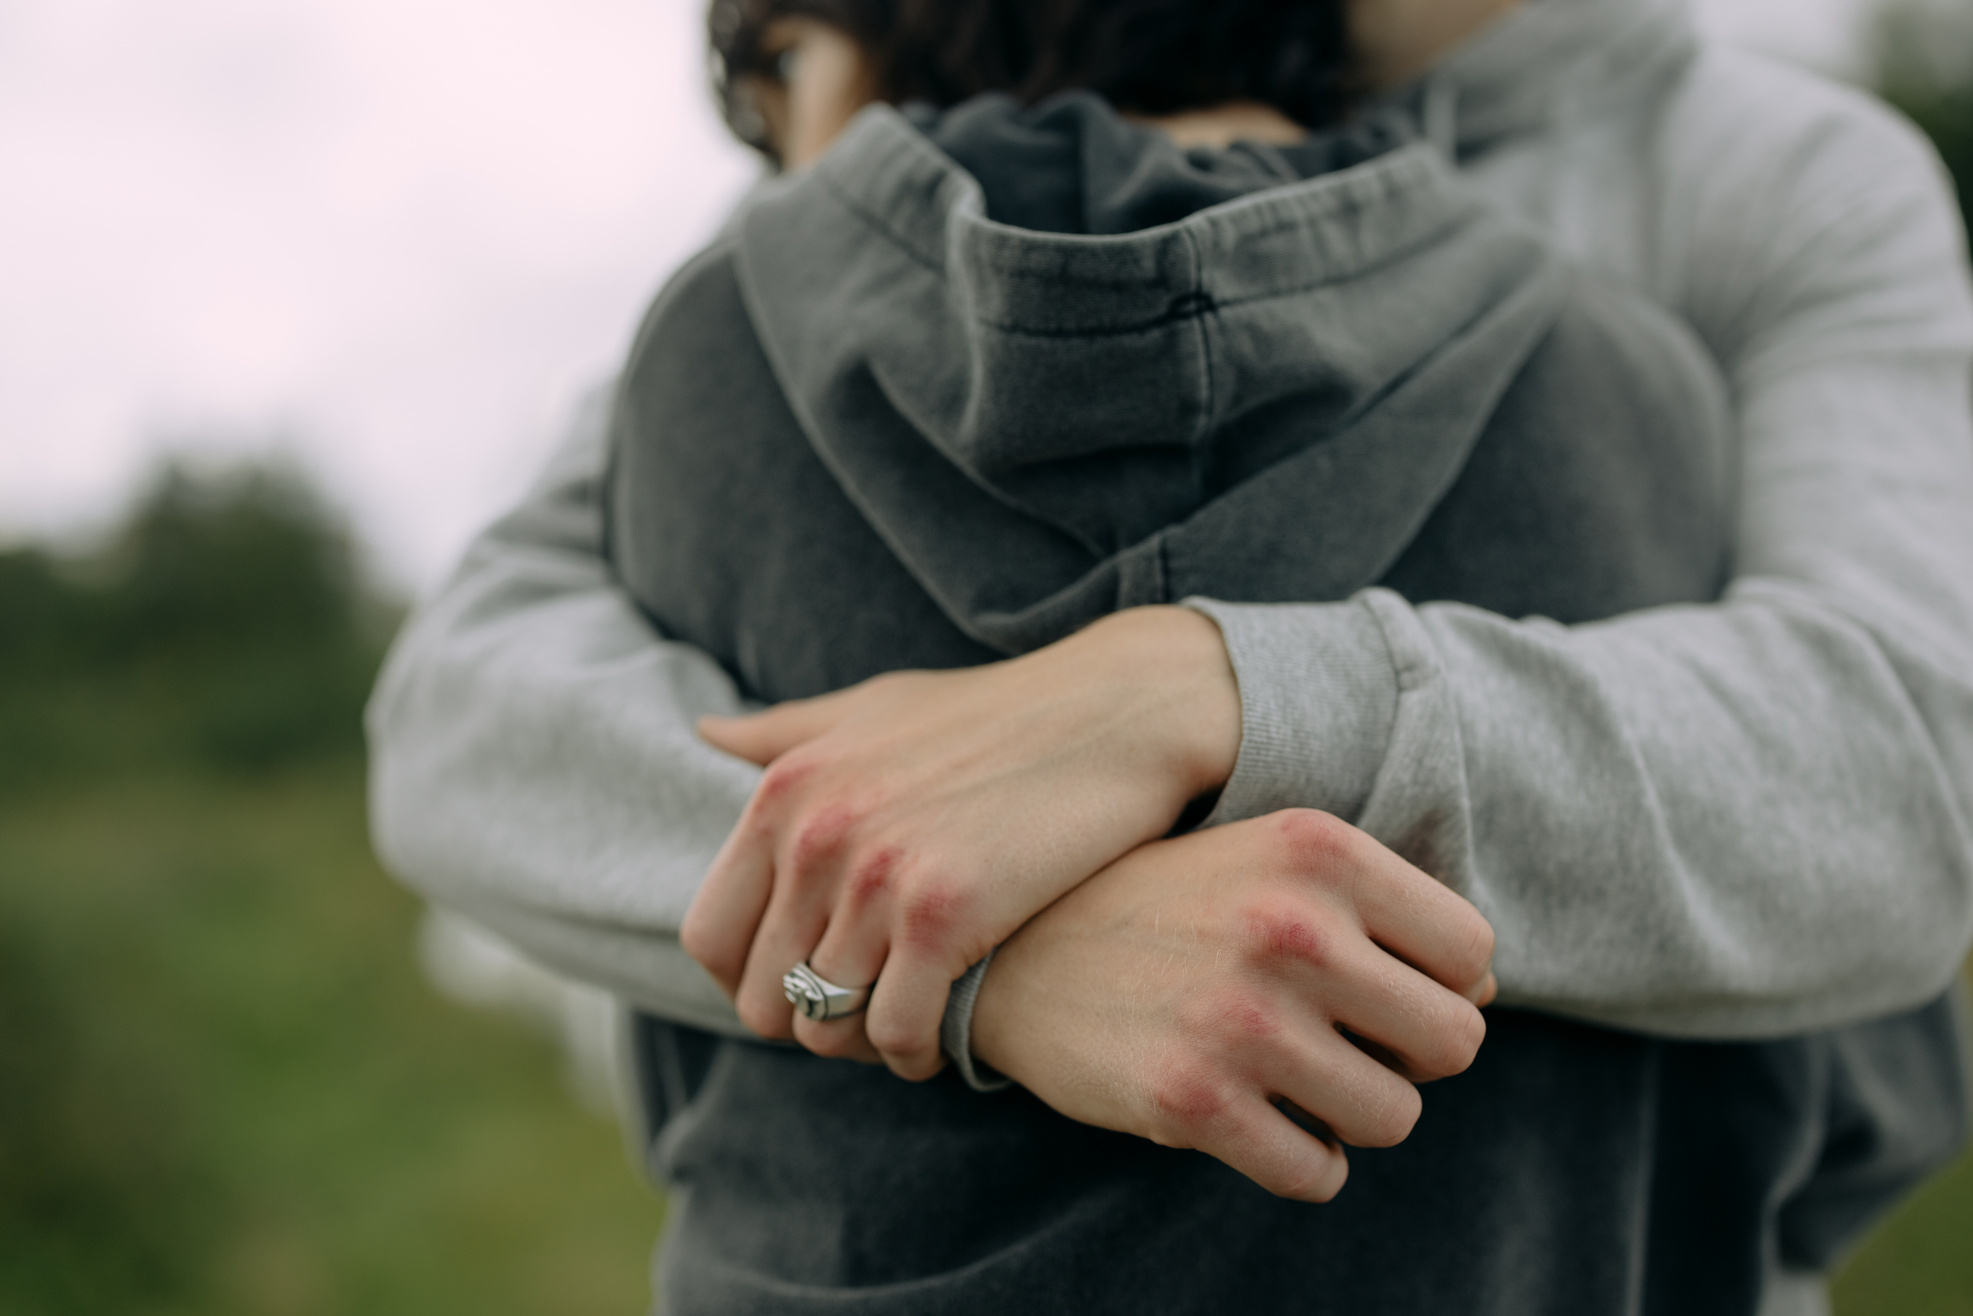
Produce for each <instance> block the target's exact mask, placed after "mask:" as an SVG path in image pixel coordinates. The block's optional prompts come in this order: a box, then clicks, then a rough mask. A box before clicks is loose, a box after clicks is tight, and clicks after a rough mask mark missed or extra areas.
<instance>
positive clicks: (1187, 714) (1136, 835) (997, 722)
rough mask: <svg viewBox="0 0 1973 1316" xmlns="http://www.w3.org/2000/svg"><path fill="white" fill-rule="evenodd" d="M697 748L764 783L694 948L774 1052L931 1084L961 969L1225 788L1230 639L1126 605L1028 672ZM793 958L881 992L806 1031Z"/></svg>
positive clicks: (875, 702) (700, 904)
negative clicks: (852, 1062)
mask: <svg viewBox="0 0 1973 1316" xmlns="http://www.w3.org/2000/svg"><path fill="white" fill-rule="evenodd" d="M700 734H701V735H702V736H704V737H705V738H706V739H707V740H708V741H710V742H711V743H712V744H713V745H714V746H716V747H718V748H720V749H723V750H726V751H727V752H729V753H732V754H735V755H737V756H739V757H741V758H745V759H748V760H750V761H752V762H754V763H758V764H761V765H763V766H765V767H766V769H767V771H766V773H765V774H764V775H763V776H762V778H761V782H760V785H759V787H758V788H757V789H756V790H755V792H754V796H753V799H752V800H751V801H749V803H748V805H747V809H746V812H745V813H744V814H743V815H742V817H741V818H740V821H739V822H738V824H737V825H736V826H735V827H734V829H733V832H732V834H731V835H730V836H729V837H728V838H727V841H726V845H725V847H724V848H723V849H722V850H721V851H720V853H719V856H718V858H717V859H715V860H714V862H713V865H712V868H711V870H710V871H709V872H708V873H707V875H706V880H705V883H704V885H703V886H702V887H701V888H700V890H699V895H698V898H697V899H696V900H694V901H693V903H692V907H691V909H690V910H689V911H688V912H687V914H686V916H685V922H684V926H683V928H682V929H681V940H682V941H683V943H684V946H685V949H686V951H687V952H688V953H690V954H691V955H692V957H693V958H694V959H696V960H698V961H699V963H700V964H702V965H704V966H705V967H706V969H707V970H708V971H709V972H710V973H711V974H712V976H713V979H714V980H715V981H716V982H718V983H719V985H720V986H721V987H722V988H724V989H725V991H726V992H727V993H728V994H729V995H730V996H732V997H733V1000H734V1004H735V1006H736V1007H737V1009H738V1010H739V1014H740V1018H741V1020H742V1022H744V1023H745V1024H746V1025H747V1026H748V1027H749V1028H751V1029H753V1030H754V1031H755V1032H756V1033H759V1034H760V1035H761V1036H763V1037H770V1038H792V1039H793V1040H795V1041H797V1042H799V1043H801V1045H803V1046H805V1047H807V1048H808V1049H809V1050H811V1051H813V1052H815V1053H816V1054H818V1055H824V1056H838V1057H851V1058H856V1059H867V1060H876V1059H881V1060H882V1061H883V1062H884V1063H886V1064H888V1065H889V1066H890V1068H891V1069H892V1071H893V1072H895V1073H897V1074H899V1075H901V1076H902V1077H905V1078H909V1079H924V1078H929V1077H931V1076H932V1075H933V1074H935V1073H937V1072H938V1070H939V1068H940V1067H941V1065H942V1064H943V1063H944V1060H943V1056H942V1055H941V1053H940V1050H939V1022H940V1018H941V1016H942V1015H943V1014H944V1011H945V1003H946V998H947V996H948V995H949V994H950V991H951V986H952V983H953V981H954V980H955V979H957V978H958V977H959V976H960V975H961V974H963V973H965V971H966V969H967V968H968V966H970V965H971V964H973V963H974V962H975V961H977V960H979V959H981V958H982V957H984V956H985V955H986V954H987V952H989V951H991V950H992V949H993V948H994V947H995V946H996V945H998V944H1000V942H1002V941H1004V940H1005V939H1006V938H1007V937H1008V936H1009V935H1011V934H1012V933H1013V932H1014V930H1015V929H1016V928H1018V927H1020V926H1021V925H1022V924H1023V923H1025V922H1027V921H1028V919H1030V918H1032V917H1033V916H1034V915H1035V913H1036V912H1038V911H1039V910H1042V909H1045V908H1047V907H1048V905H1049V904H1051V903H1052V902H1053V901H1055V900H1056V899H1058V898H1059V897H1060V896H1061V895H1062V893H1063V892H1065V891H1068V890H1070V889H1072V888H1074V887H1075V886H1076V885H1077V884H1079V883H1081V882H1083V881H1085V880H1087V879H1088V877H1089V876H1090V875H1091V874H1092V873H1095V872H1097V871H1098V870H1100V869H1102V868H1103V867H1105V866H1106V865H1108V864H1109V863H1111V862H1112V861H1114V860H1115V859H1117V858H1118V857H1119V856H1120V855H1123V854H1126V853H1128V852H1129V851H1131V850H1132V849H1134V848H1135V847H1137V846H1139V845H1142V844H1144V843H1145V842H1146V841H1151V840H1155V839H1157V838H1158V837H1160V836H1163V835H1165V834H1166V833H1167V832H1169V831H1170V830H1171V828H1172V824H1173V823H1174V822H1176V821H1177V819H1178V818H1179V816H1180V815H1181V814H1182V813H1183V812H1184V810H1185V808H1186V806H1187V804H1188V803H1189V802H1191V801H1192V800H1194V799H1196V798H1197V797H1199V796H1200V795H1202V794H1205V793H1209V792H1211V791H1214V790H1217V789H1218V788H1219V787H1220V786H1221V785H1222V784H1224V782H1225V780H1226V778H1227V776H1228V774H1229V773H1231V772H1232V770H1233V762H1234V759H1235V757H1236V756H1237V754H1238V751H1239V747H1240V699H1239V691H1238V688H1237V686H1236V685H1235V682H1234V679H1233V671H1232V666H1231V664H1230V662H1229V660H1228V658H1227V656H1226V645H1225V642H1224V641H1223V640H1222V639H1221V638H1220V634H1219V629H1218V627H1217V626H1215V625H1214V624H1213V623H1212V622H1211V621H1210V620H1208V619H1207V618H1206V617H1204V616H1202V615H1201V614H1199V613H1196V612H1192V611H1190V610H1188V609H1185V608H1175V607H1154V608H1135V609H1131V610H1129V611H1127V612H1121V613H1117V614H1115V615H1113V616H1111V617H1107V618H1104V619H1103V620H1101V621H1098V622H1095V623H1093V624H1091V625H1090V626H1088V627H1086V628H1085V629H1083V630H1082V631H1079V632H1077V633H1076V634H1074V635H1072V636H1070V637H1068V638H1067V639H1064V640H1061V641H1058V642H1057V643H1055V644H1052V645H1050V646H1048V647H1047V648H1045V649H1040V650H1037V651H1035V652H1034V653H1030V654H1027V655H1025V656H1023V657H1020V658H1014V659H1010V660H1008V661H1006V662H999V663H992V664H989V665H987V666H984V667H974V668H965V669H960V670H953V671H938V672H894V673H890V674H888V675H885V676H880V677H877V678H875V679H873V680H870V681H866V682H864V683H863V684H861V685H858V686H853V687H851V688H850V689H848V690H843V691H839V692H837V693H835V694H831V695H823V696H821V697H819V698H815V699H803V700H794V701H791V702H789V703H785V704H781V705H779V706H777V707H775V708H772V709H770V710H768V711H767V712H765V713H762V714H759V715H757V716H754V717H749V718H738V719H707V720H705V721H703V722H702V723H701V724H700ZM798 963H799V964H806V965H808V966H809V968H810V970H811V971H812V972H814V973H817V974H821V975H826V976H827V977H828V978H831V979H833V980H835V981H837V982H845V983H868V984H870V985H871V986H870V992H869V998H868V1002H867V1007H868V1008H867V1009H866V1010H865V1011H864V1012H863V1013H862V1014H860V1015H858V1016H856V1017H854V1018H850V1017H845V1016H842V1015H832V1016H831V1017H829V1018H827V1019H815V1018H812V1017H810V1016H809V1015H806V1014H798V1013H796V1011H795V1010H794V1009H793V1008H792V1005H791V1003H790V1001H789V999H788V997H787V995H786V994H785V991H784V983H783V975H785V974H786V973H787V972H788V966H789V965H791V964H798Z"/></svg>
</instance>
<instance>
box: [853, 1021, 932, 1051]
mask: <svg viewBox="0 0 1973 1316" xmlns="http://www.w3.org/2000/svg"><path fill="white" fill-rule="evenodd" d="M863 1027H864V1036H866V1037H868V1038H869V1039H870V1045H872V1046H874V1047H876V1048H877V1050H878V1051H880V1052H882V1053H883V1054H884V1056H885V1057H886V1058H889V1057H893V1056H909V1055H916V1054H917V1053H919V1052H921V1051H923V1050H924V1049H925V1038H924V1037H923V1036H922V1035H921V1034H920V1032H919V1030H918V1029H917V1028H916V1027H914V1026H913V1025H912V1024H911V1023H910V1021H908V1020H903V1019H887V1018H883V1017H881V1016H872V1017H868V1018H866V1020H865V1021H864V1025H863Z"/></svg>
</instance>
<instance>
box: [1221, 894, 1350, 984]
mask: <svg viewBox="0 0 1973 1316" xmlns="http://www.w3.org/2000/svg"><path fill="white" fill-rule="evenodd" d="M1240 932H1241V937H1242V945H1243V946H1244V949H1245V951H1246V954H1247V957H1248V959H1250V960H1252V961H1253V962H1254V963H1256V964H1263V965H1267V964H1279V963H1282V962H1284V961H1290V960H1292V961H1297V962H1300V963H1303V964H1309V965H1314V966H1317V967H1320V966H1322V965H1325V964H1327V963H1328V962H1329V961H1330V959H1331V958H1333V956H1334V954H1335V947H1334V945H1333V941H1332V934H1331V933H1329V932H1328V931H1327V930H1325V929H1324V928H1323V927H1322V925H1321V923H1320V922H1319V921H1318V920H1317V919H1316V918H1315V917H1314V912H1313V911H1312V910H1310V909H1309V908H1308V907H1307V906H1305V905H1304V904H1303V903H1302V902H1300V901H1297V900H1295V899H1292V898H1290V897H1288V896H1286V895H1284V894H1281V893H1275V894H1270V895H1267V896H1263V897H1260V898H1257V899H1255V900H1253V901H1251V902H1250V903H1249V904H1248V905H1247V906H1246V907H1245V908H1244V909H1243V910H1241V914H1240Z"/></svg>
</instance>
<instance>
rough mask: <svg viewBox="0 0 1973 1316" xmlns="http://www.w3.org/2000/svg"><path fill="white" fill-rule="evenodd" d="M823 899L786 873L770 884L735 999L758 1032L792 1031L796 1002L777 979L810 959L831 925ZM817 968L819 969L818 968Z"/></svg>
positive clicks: (745, 1020) (785, 1033)
mask: <svg viewBox="0 0 1973 1316" xmlns="http://www.w3.org/2000/svg"><path fill="white" fill-rule="evenodd" d="M825 901H826V896H825V893H824V892H822V891H821V890H818V888H817V887H816V886H814V885H813V884H809V883H798V882H792V881H788V880H786V879H785V876H784V878H783V880H780V881H777V882H775V884H774V894H773V895H772V896H771V897H770V898H769V899H768V902H767V912H766V913H765V914H763V915H762V916H761V920H760V927H759V930H758V931H756V932H755V934H754V939H753V944H752V946H750V947H749V948H748V950H747V966H746V969H745V971H744V972H743V973H742V974H741V976H740V990H739V991H738V992H737V993H735V995H734V998H733V1005H734V1008H735V1009H737V1010H738V1011H739V1013H740V1020H741V1022H742V1023H744V1024H746V1025H747V1027H749V1028H751V1029H753V1030H754V1031H755V1032H757V1033H759V1034H760V1035H761V1036H762V1037H774V1038H787V1037H793V1036H794V1031H793V1025H792V1021H793V1019H794V1007H792V1006H791V1005H789V1004H788V998H787V996H786V995H784V994H783V992H782V988H781V978H782V975H784V974H785V973H787V972H788V970H790V969H792V968H794V967H795V966H796V965H797V964H802V963H806V962H808V960H809V958H810V955H811V953H812V952H813V951H814V950H815V946H816V943H817V942H819V941H821V940H822V933H823V930H824V929H825V928H826V927H828V924H829V907H828V905H827V903H825ZM810 967H811V968H813V967H814V966H813V965H812V964H811V965H810ZM816 972H817V973H821V972H822V971H821V970H820V969H816ZM824 976H825V977H826V976H827V975H826V974H825V975H824ZM832 981H835V980H833V979H832ZM842 985H843V986H845V987H858V986H861V985H862V984H861V983H857V982H845V983H843V984H842Z"/></svg>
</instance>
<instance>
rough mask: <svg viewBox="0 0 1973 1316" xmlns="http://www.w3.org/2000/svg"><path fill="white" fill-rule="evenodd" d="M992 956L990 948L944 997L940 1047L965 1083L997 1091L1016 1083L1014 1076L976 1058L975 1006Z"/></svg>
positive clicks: (981, 1090) (940, 1023)
mask: <svg viewBox="0 0 1973 1316" xmlns="http://www.w3.org/2000/svg"><path fill="white" fill-rule="evenodd" d="M993 956H994V952H993V951H988V952H987V954H986V958H985V959H983V960H981V961H980V962H979V963H978V964H975V965H974V966H973V967H972V968H970V969H968V970H966V972H965V973H963V974H961V975H960V976H959V980H958V981H957V982H955V983H953V984H952V995H950V996H948V997H946V998H945V1017H944V1018H943V1019H941V1020H939V1046H940V1048H941V1049H942V1050H944V1052H945V1057H946V1059H948V1060H950V1061H951V1062H952V1067H953V1068H954V1069H956V1070H958V1071H959V1077H961V1078H963V1079H965V1080H966V1086H967V1087H969V1088H971V1089H973V1091H975V1092H998V1091H1000V1090H1001V1089H1002V1088H1008V1087H1012V1086H1014V1080H1013V1079H1011V1078H1008V1077H1006V1076H1005V1075H1003V1074H998V1073H995V1072H994V1071H993V1069H991V1068H990V1067H988V1066H986V1065H983V1064H981V1063H980V1062H979V1061H977V1060H975V1059H974V1058H973V1006H974V1005H975V1004H977V1003H978V1001H979V999H980V984H981V983H982V982H983V981H985V980H986V971H987V966H988V965H989V964H992V963H993Z"/></svg>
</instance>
